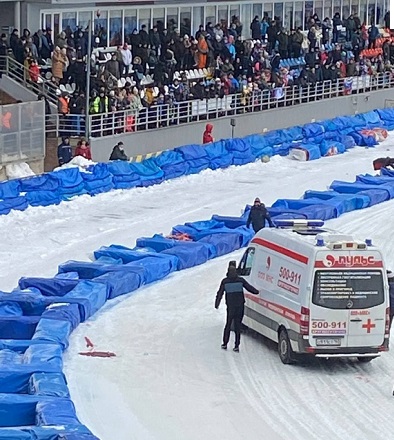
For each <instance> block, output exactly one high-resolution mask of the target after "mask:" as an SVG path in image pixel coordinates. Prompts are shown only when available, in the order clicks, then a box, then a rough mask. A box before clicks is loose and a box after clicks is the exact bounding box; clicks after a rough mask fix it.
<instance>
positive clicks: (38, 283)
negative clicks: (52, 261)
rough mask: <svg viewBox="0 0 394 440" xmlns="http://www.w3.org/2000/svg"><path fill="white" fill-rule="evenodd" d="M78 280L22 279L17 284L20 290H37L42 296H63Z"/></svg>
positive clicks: (60, 278)
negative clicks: (33, 288)
mask: <svg viewBox="0 0 394 440" xmlns="http://www.w3.org/2000/svg"><path fill="white" fill-rule="evenodd" d="M78 282H79V280H78V279H71V278H62V277H55V278H27V277H22V278H21V279H20V280H19V282H18V285H19V288H20V289H21V290H24V289H29V288H31V287H35V288H37V289H38V290H39V291H40V292H41V293H42V295H44V296H64V295H66V294H67V293H68V292H70V290H72V289H74V287H75V286H76V285H77V284H78Z"/></svg>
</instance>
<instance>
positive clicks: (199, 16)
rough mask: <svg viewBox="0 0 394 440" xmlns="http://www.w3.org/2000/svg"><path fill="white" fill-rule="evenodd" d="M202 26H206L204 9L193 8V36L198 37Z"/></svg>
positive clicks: (199, 7)
mask: <svg viewBox="0 0 394 440" xmlns="http://www.w3.org/2000/svg"><path fill="white" fill-rule="evenodd" d="M200 24H202V25H203V24H204V8H203V7H202V6H196V7H194V8H193V35H196V32H197V31H198V28H199V26H200Z"/></svg>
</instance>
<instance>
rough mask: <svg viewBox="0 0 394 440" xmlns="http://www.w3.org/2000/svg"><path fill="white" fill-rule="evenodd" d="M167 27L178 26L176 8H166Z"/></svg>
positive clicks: (174, 27) (173, 27)
mask: <svg viewBox="0 0 394 440" xmlns="http://www.w3.org/2000/svg"><path fill="white" fill-rule="evenodd" d="M166 26H167V29H176V28H177V27H178V8H167V24H166Z"/></svg>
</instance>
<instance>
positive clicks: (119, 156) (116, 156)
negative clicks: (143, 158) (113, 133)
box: [109, 145, 129, 160]
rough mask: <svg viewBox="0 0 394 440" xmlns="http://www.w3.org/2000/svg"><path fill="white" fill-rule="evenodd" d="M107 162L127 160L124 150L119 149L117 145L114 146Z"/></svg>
mask: <svg viewBox="0 0 394 440" xmlns="http://www.w3.org/2000/svg"><path fill="white" fill-rule="evenodd" d="M109 160H129V158H128V157H127V155H126V153H125V152H124V150H121V149H120V148H119V145H115V146H114V149H113V150H112V153H111V156H110V158H109Z"/></svg>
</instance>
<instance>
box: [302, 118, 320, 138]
mask: <svg viewBox="0 0 394 440" xmlns="http://www.w3.org/2000/svg"><path fill="white" fill-rule="evenodd" d="M302 133H303V135H304V137H305V138H306V139H309V138H312V139H315V141H316V142H321V141H322V140H323V134H324V126H323V125H321V124H319V123H317V122H314V123H311V124H305V125H304V126H303V127H302Z"/></svg>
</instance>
